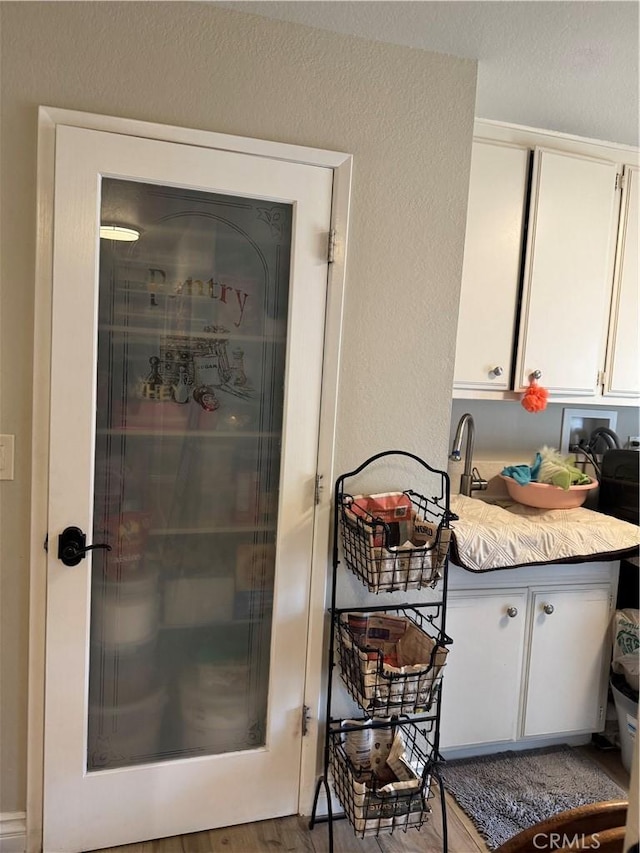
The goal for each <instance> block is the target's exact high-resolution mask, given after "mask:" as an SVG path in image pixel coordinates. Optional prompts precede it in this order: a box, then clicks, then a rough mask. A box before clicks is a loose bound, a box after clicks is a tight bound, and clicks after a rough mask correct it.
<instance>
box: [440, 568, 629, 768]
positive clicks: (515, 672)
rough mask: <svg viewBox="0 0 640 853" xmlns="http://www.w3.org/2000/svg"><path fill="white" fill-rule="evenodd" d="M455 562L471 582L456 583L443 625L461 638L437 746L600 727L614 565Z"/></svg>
mask: <svg viewBox="0 0 640 853" xmlns="http://www.w3.org/2000/svg"><path fill="white" fill-rule="evenodd" d="M612 566H613V567H615V568H612ZM453 569H454V571H453V572H452V574H453V576H454V579H455V577H456V575H457V577H458V579H459V580H461V582H462V584H466V588H456V584H455V582H454V584H453V589H451V590H450V592H449V599H448V610H447V614H448V615H447V625H446V630H447V633H448V634H449V635H450V636H452V637H453V638H454V643H453V646H452V647H451V651H450V654H449V660H448V663H447V670H446V679H445V681H444V685H443V694H442V719H441V739H440V747H441V748H442V749H443V750H444V751H445V752H446V751H447V750H450V751H452V750H464V749H466V748H469V749H470V751H471V748H477V747H484V746H486V745H489V744H505V743H514V742H520V741H522V742H525V741H531V742H533V741H534V739H547V740H550V739H553V738H554V737H555V738H557V739H558V740H562V739H563V737H564V736H573V735H579V734H586V733H589V732H595V731H599V730H601V729H602V727H603V725H604V712H605V708H606V689H607V670H608V665H609V661H610V656H611V641H610V632H609V630H608V629H609V625H610V621H611V616H612V611H613V601H614V599H615V585H616V577H617V564H615V563H613V564H612V563H594V564H589V568H588V569H587V571H586V573H585V575H584V576H583V579H582V581H581V580H580V567H579V566H561V565H556V566H541V567H534V568H529V569H512V570H509V569H507V570H505V571H503V572H496V573H491V575H490V576H487V575H480V576H476V575H474V574H473V573H471V572H464V571H463V570H461V569H459V570H457V567H453ZM456 570H457V571H456ZM536 570H537V571H538V572H539V573H540V575H541V577H540V578H539V581H540V582H536V581H537V578H536V575H535V572H536ZM553 570H555V573H556V576H555V577H554V571H553ZM465 575H466V576H468V577H466V578H465V577H464V576H465ZM504 575H507V576H513V581H514V582H519V585H516V583H513V585H504V584H505V581H507V580H511V578H510V577H500V576H504ZM563 575H568V577H567V576H565V577H563ZM550 577H552V578H553V579H552V581H551V582H549V578H550ZM492 582H493V586H491V583H492ZM458 585H459V584H458Z"/></svg>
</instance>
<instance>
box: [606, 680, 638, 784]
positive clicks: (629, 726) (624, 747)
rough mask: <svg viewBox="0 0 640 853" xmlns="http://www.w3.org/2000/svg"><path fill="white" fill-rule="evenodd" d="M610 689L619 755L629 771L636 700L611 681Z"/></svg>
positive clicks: (636, 717) (635, 729)
mask: <svg viewBox="0 0 640 853" xmlns="http://www.w3.org/2000/svg"><path fill="white" fill-rule="evenodd" d="M611 691H612V693H613V701H614V703H615V706H616V714H617V716H618V727H619V729H620V757H621V758H622V764H623V765H624V767H625V769H626V770H628V772H629V773H631V762H632V758H633V746H634V741H635V739H636V737H637V734H638V702H637V701H635V702H634V701H633V699H631V698H630V697H629V696H626V695H625V694H624V693H622V691H620V690H618V689H617V688H616V687H615V686H614V684H613V681H612V682H611Z"/></svg>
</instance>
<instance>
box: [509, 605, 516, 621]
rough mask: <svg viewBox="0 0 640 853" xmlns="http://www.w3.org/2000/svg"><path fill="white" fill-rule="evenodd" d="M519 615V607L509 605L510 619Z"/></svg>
mask: <svg viewBox="0 0 640 853" xmlns="http://www.w3.org/2000/svg"><path fill="white" fill-rule="evenodd" d="M517 615H518V608H517V607H507V616H508V617H509V618H510V619H513V618H514V617H515V616H517Z"/></svg>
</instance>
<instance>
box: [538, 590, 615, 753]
mask: <svg viewBox="0 0 640 853" xmlns="http://www.w3.org/2000/svg"><path fill="white" fill-rule="evenodd" d="M609 597H610V590H609V587H608V586H600V587H594V588H592V589H582V590H571V591H557V590H555V591H540V592H536V593H535V594H534V595H533V599H532V608H533V609H532V625H531V651H530V659H529V674H528V680H527V696H526V707H525V720H524V735H525V736H527V737H528V736H531V735H546V734H556V733H560V732H585V731H587V732H589V731H599V730H600V729H601V728H602V725H603V722H604V696H605V694H604V690H605V689H606V666H607V663H608V661H609V657H610V654H611V643H610V640H609V631H608V628H609V621H610V603H609Z"/></svg>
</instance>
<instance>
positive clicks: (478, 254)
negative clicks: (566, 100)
mask: <svg viewBox="0 0 640 853" xmlns="http://www.w3.org/2000/svg"><path fill="white" fill-rule="evenodd" d="M639 167H640V152H638V150H637V149H633V148H630V147H628V146H620V145H615V144H612V143H604V142H597V141H593V140H586V139H580V138H578V137H571V136H567V135H566V134H559V133H553V132H551V131H544V130H537V129H533V128H525V127H519V126H516V125H508V124H503V123H500V122H490V121H484V120H480V119H479V120H477V121H476V126H475V138H474V142H473V151H472V159H471V175H470V184H469V206H468V214H467V230H466V239H465V253H464V261H463V269H462V287H461V295H460V309H459V322H458V334H457V347H456V364H455V372H454V391H453V396H454V398H465V397H466V398H469V397H471V398H474V397H475V398H478V399H483V398H484V399H498V400H517V399H519V397H520V395H521V394H522V392H523V390H524V389H525V388H526V387H527V385H528V383H529V379H530V376H531V375H532V374H534V375H537V374H538V372H539V381H540V384H541V385H542V386H544V387H545V388H547V389H548V390H549V392H550V402H559V403H565V402H575V401H578V400H580V401H581V402H583V403H590V404H597V403H602V404H605V405H637V404H638V399H639V398H640V369H639V367H638V364H639V358H640V352H639V345H638V195H639V189H638V186H639V183H640V177H639V175H638V172H639ZM621 186H622V190H621Z"/></svg>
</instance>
